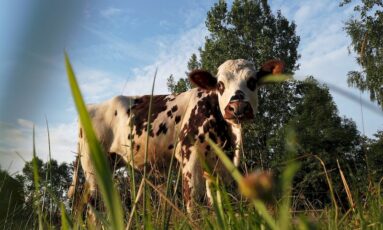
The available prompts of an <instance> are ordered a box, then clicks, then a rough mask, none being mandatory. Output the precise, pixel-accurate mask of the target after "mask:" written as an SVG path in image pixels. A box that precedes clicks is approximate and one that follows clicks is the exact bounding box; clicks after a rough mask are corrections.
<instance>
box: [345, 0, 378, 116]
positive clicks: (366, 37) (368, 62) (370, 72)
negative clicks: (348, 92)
mask: <svg viewBox="0 0 383 230" xmlns="http://www.w3.org/2000/svg"><path fill="white" fill-rule="evenodd" d="M350 2H351V0H344V1H343V2H342V3H341V5H344V4H348V3H350ZM354 12H355V13H356V14H357V17H351V18H350V19H349V20H348V21H347V22H346V24H345V25H346V26H345V30H346V32H347V34H348V35H349V36H350V38H351V47H352V50H353V51H354V52H355V53H356V54H357V57H356V60H357V62H358V64H359V65H360V66H361V67H362V71H356V70H354V71H350V72H349V73H348V83H349V85H350V86H354V87H357V88H358V89H360V90H361V91H369V92H370V99H371V100H372V101H377V102H378V104H380V106H381V108H382V109H383V62H382V60H383V37H382V33H383V1H382V0H363V1H362V2H361V3H359V5H356V6H355V8H354Z"/></svg>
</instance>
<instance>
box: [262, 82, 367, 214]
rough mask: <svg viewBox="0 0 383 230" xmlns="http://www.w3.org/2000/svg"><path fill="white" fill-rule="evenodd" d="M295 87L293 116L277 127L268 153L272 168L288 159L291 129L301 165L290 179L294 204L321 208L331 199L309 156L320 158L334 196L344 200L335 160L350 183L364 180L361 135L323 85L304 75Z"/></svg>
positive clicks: (318, 166) (317, 166)
mask: <svg viewBox="0 0 383 230" xmlns="http://www.w3.org/2000/svg"><path fill="white" fill-rule="evenodd" d="M296 91H297V92H296V93H297V94H298V95H301V99H300V100H299V101H298V103H297V104H296V106H295V108H294V109H293V111H292V114H293V116H291V119H290V121H289V122H288V125H286V126H284V127H283V128H282V129H280V130H279V131H278V134H277V135H276V136H275V138H273V139H271V140H269V142H268V146H269V148H268V149H269V151H270V153H269V155H270V156H271V158H272V159H273V160H272V168H276V169H278V168H279V167H278V166H279V165H280V164H281V162H284V161H285V160H288V156H286V152H288V151H287V149H286V146H285V144H284V139H285V138H286V135H287V133H288V132H289V131H291V130H294V131H295V133H296V142H297V156H295V157H298V158H299V159H300V160H299V161H300V162H301V169H300V170H299V171H298V173H297V175H296V177H295V183H294V188H295V193H296V194H295V195H296V197H299V199H298V200H297V201H298V202H297V204H296V205H298V206H301V207H302V206H303V205H305V204H307V201H309V202H310V203H311V204H312V205H314V207H315V206H317V207H318V206H319V207H318V208H323V206H324V204H326V203H329V202H331V198H330V194H329V193H328V184H327V181H326V178H325V177H324V176H323V172H324V171H323V168H322V166H321V164H320V162H319V161H318V159H317V158H316V157H313V156H317V157H319V158H320V159H321V160H323V162H324V163H325V165H326V168H327V172H328V173H329V174H330V177H331V180H332V181H333V187H334V190H335V193H336V195H337V197H338V198H339V200H340V201H341V203H342V204H346V203H347V202H346V196H345V193H344V192H343V190H344V186H343V184H342V181H341V178H340V176H339V171H338V166H337V161H339V164H340V166H341V167H342V170H343V172H344V173H345V175H354V176H353V177H352V178H348V179H349V180H353V182H354V183H352V184H355V185H356V184H358V185H361V183H364V182H365V180H364V178H366V175H367V168H366V162H365V158H364V153H363V151H362V150H363V148H362V145H363V142H362V138H361V137H360V135H359V132H358V130H357V128H356V125H355V123H354V122H353V121H352V120H350V119H347V118H341V117H340V116H339V115H338V110H337V107H336V105H335V103H334V101H333V99H332V97H331V94H330V92H329V90H328V88H326V87H325V86H324V85H320V84H318V82H317V81H316V80H314V79H313V78H308V79H307V80H305V81H303V82H300V83H299V84H298V85H297V87H296ZM361 173H362V174H361ZM364 185H366V184H364ZM300 201H301V202H300ZM316 201H320V203H317V202H316ZM306 208H307V207H306Z"/></svg>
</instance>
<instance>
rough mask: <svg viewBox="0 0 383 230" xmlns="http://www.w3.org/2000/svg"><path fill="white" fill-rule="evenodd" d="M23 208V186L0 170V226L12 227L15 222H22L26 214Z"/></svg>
mask: <svg viewBox="0 0 383 230" xmlns="http://www.w3.org/2000/svg"><path fill="white" fill-rule="evenodd" d="M23 206H24V191H23V184H22V183H21V182H20V181H18V180H16V179H14V178H13V177H11V176H10V175H9V174H8V173H7V172H6V171H3V170H1V169H0V207H1V208H0V226H14V225H15V224H17V222H19V223H20V222H24V218H25V216H26V212H24V210H23ZM14 227H16V226H14Z"/></svg>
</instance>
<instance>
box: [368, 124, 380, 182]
mask: <svg viewBox="0 0 383 230" xmlns="http://www.w3.org/2000/svg"><path fill="white" fill-rule="evenodd" d="M374 136H375V139H372V140H368V141H367V147H366V151H367V161H368V167H369V170H370V173H371V176H372V178H371V179H372V181H374V182H375V183H378V182H379V181H380V180H381V179H382V178H383V167H382V165H383V131H378V132H377V133H376V134H375V135H374Z"/></svg>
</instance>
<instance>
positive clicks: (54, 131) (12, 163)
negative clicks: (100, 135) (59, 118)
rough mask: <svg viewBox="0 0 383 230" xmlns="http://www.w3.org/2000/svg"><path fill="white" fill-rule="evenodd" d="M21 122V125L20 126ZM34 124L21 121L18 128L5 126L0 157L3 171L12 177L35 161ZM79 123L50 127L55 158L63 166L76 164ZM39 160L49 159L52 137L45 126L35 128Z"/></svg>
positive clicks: (0, 142)
mask: <svg viewBox="0 0 383 230" xmlns="http://www.w3.org/2000/svg"><path fill="white" fill-rule="evenodd" d="M20 121H21V122H20ZM30 124H33V122H32V121H28V120H25V119H18V125H10V124H5V123H1V124H0V126H1V135H0V136H1V140H0V146H1V148H0V156H1V162H0V165H1V168H2V169H7V170H9V172H11V173H15V172H20V171H21V169H22V168H23V166H24V161H23V160H26V161H29V160H31V159H32V153H33V147H32V146H33V131H32V128H31V127H30ZM76 127H77V122H76V121H73V122H70V123H61V124H56V125H53V126H51V127H50V129H49V131H50V144H51V153H52V158H53V159H55V160H57V161H59V162H63V161H66V162H70V161H72V160H74V156H75V154H74V152H76V151H77V149H76V146H77V145H76V141H77V139H76V133H77V129H76ZM35 143H36V153H37V156H38V157H39V158H41V159H43V160H44V161H45V160H47V159H48V155H49V150H48V143H49V142H48V134H47V129H46V127H45V126H35Z"/></svg>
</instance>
